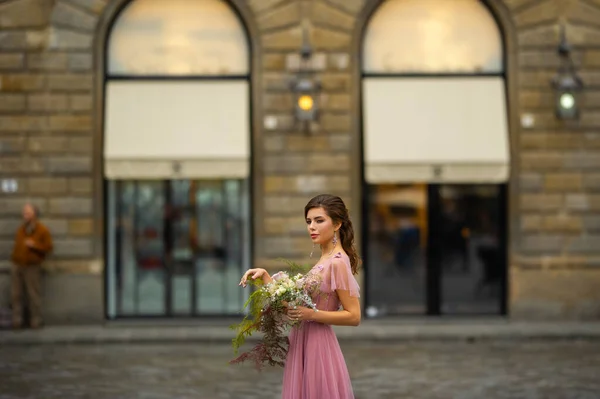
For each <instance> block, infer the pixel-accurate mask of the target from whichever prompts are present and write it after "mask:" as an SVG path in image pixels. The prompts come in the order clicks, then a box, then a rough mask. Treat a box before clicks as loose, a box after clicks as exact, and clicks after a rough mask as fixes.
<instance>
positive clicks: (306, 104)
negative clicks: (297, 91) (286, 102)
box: [298, 94, 314, 111]
mask: <svg viewBox="0 0 600 399" xmlns="http://www.w3.org/2000/svg"><path fill="white" fill-rule="evenodd" d="M313 103H314V101H313V98H312V97H311V96H309V95H306V94H305V95H302V96H300V97H299V98H298V107H299V108H300V109H301V110H302V111H310V110H311V109H312V107H313Z"/></svg>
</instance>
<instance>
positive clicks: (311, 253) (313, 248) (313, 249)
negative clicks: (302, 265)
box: [310, 244, 315, 258]
mask: <svg viewBox="0 0 600 399" xmlns="http://www.w3.org/2000/svg"><path fill="white" fill-rule="evenodd" d="M314 252H315V244H313V247H312V250H311V251H310V257H311V258H312V256H313V253H314Z"/></svg>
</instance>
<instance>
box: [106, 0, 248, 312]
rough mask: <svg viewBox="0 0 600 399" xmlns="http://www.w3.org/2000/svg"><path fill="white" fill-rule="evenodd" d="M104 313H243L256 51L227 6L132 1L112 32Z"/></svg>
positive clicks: (205, 1)
mask: <svg viewBox="0 0 600 399" xmlns="http://www.w3.org/2000/svg"><path fill="white" fill-rule="evenodd" d="M105 56H106V59H105V65H106V70H105V88H104V89H105V113H104V175H105V178H106V179H107V183H108V207H109V209H108V212H107V214H108V215H109V221H108V225H107V235H108V252H109V254H108V256H107V258H108V260H109V265H108V274H107V276H108V279H109V284H108V286H109V298H108V301H109V303H108V309H109V317H111V318H112V317H121V316H125V317H127V316H134V315H138V316H139V315H162V316H177V315H185V316H190V315H192V316H199V315H213V314H229V313H237V312H239V309H240V308H241V306H242V304H243V300H244V298H242V297H241V294H240V293H239V292H237V291H235V290H232V289H231V288H230V287H234V286H235V284H234V280H235V279H239V275H240V272H241V270H242V269H243V268H245V267H247V262H248V258H249V245H248V242H249V239H248V233H249V180H250V114H249V109H250V105H249V100H250V49H249V42H248V36H247V33H246V31H245V28H244V26H243V24H242V22H241V21H240V19H239V18H238V16H237V15H236V13H235V12H234V10H233V9H232V7H231V6H230V5H229V4H228V3H227V2H226V1H222V0H168V1H164V0H132V1H130V2H129V3H127V4H126V5H125V7H124V8H123V9H122V10H121V12H120V13H119V14H118V15H117V16H116V18H115V20H114V22H113V25H112V27H111V29H110V31H109V36H108V38H107V43H106V54H105Z"/></svg>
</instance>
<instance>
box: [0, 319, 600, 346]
mask: <svg viewBox="0 0 600 399" xmlns="http://www.w3.org/2000/svg"><path fill="white" fill-rule="evenodd" d="M334 329H335V331H336V334H337V336H338V339H339V341H341V342H352V341H363V342H364V341H366V342H393V341H397V342H403V341H404V342H415V341H519V340H600V323H535V324H533V323H522V324H513V323H504V324H498V323H496V324H467V323H460V324H445V323H441V324H414V325H411V324H383V325H382V324H374V323H365V324H364V325H362V326H361V327H358V328H350V327H334ZM232 338H233V332H232V331H231V330H229V329H228V328H227V326H186V327H144V326H135V327H123V326H118V327H113V326H101V325H100V326H75V327H68V326H60V327H46V328H44V329H42V330H38V331H33V330H23V331H9V330H5V331H0V345H43V344H119V343H120V344H132V343H186V342H200V343H220V344H222V343H230V342H231V339H232ZM257 339H258V337H257V336H254V337H250V338H249V339H248V341H249V342H253V341H255V340H257Z"/></svg>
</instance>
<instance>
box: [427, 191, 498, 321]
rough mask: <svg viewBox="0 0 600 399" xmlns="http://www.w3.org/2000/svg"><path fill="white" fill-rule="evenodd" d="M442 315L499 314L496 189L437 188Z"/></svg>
mask: <svg viewBox="0 0 600 399" xmlns="http://www.w3.org/2000/svg"><path fill="white" fill-rule="evenodd" d="M438 192H439V196H440V204H441V209H440V210H439V211H440V213H441V220H442V221H443V223H442V226H443V228H442V229H441V234H442V237H441V240H440V241H441V242H440V244H441V245H440V247H439V249H440V251H441V254H442V256H441V263H442V264H441V268H440V269H441V276H442V281H441V291H442V312H443V313H452V314H460V313H499V312H500V298H501V295H502V293H501V284H502V279H503V273H504V270H505V265H504V257H503V256H502V253H501V250H502V247H501V243H500V234H501V223H502V220H501V216H500V215H501V213H500V201H499V199H500V195H501V194H500V188H499V186H497V185H443V186H441V187H440V189H439V191H438Z"/></svg>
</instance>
